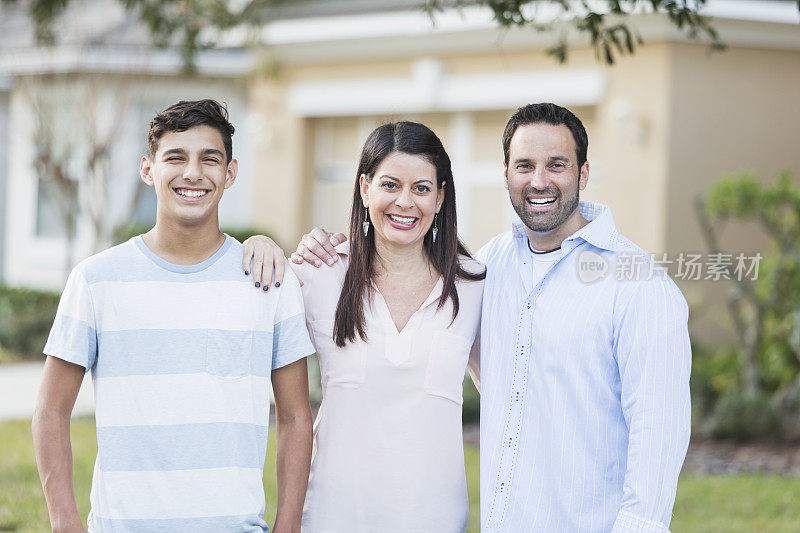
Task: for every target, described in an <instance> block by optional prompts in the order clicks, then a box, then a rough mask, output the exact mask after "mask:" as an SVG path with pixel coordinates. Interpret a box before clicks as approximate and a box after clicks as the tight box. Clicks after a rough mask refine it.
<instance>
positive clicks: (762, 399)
mask: <svg viewBox="0 0 800 533" xmlns="http://www.w3.org/2000/svg"><path fill="white" fill-rule="evenodd" d="M780 424H781V416H780V413H779V412H778V410H777V409H776V407H775V404H774V402H773V400H772V398H771V397H770V396H769V395H767V394H766V393H763V392H756V393H746V392H742V391H740V390H736V391H731V392H729V393H728V394H726V395H725V396H723V397H721V398H720V399H719V401H717V403H716V405H715V406H714V411H713V415H712V418H711V428H710V431H709V432H710V434H711V435H712V436H714V437H717V438H723V439H734V440H737V441H740V442H744V441H751V440H763V439H767V438H770V437H772V436H774V435H775V434H776V433H778V431H779V430H780Z"/></svg>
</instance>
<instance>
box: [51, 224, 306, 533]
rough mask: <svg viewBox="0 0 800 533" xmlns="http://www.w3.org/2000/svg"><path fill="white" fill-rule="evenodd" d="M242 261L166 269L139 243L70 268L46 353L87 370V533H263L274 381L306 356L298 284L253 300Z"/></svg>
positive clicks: (218, 256) (231, 257)
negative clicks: (91, 435)
mask: <svg viewBox="0 0 800 533" xmlns="http://www.w3.org/2000/svg"><path fill="white" fill-rule="evenodd" d="M242 251H243V250H242V245H241V244H239V243H238V242H237V241H236V240H235V239H233V238H231V237H226V239H225V243H224V244H223V245H222V247H220V249H219V250H218V251H217V252H216V253H215V254H214V255H213V256H211V257H209V258H208V259H207V260H205V261H203V262H202V263H199V264H196V265H189V266H183V265H173V264H171V263H168V262H166V261H164V260H163V259H161V258H160V257H158V256H157V255H155V254H154V253H153V252H152V251H151V250H150V249H149V248H147V246H146V245H145V244H144V242H143V241H142V238H141V236H139V237H134V238H133V239H131V240H129V241H128V242H126V243H123V244H121V245H119V246H116V247H114V248H111V249H109V250H106V251H104V252H102V253H99V254H97V255H95V256H93V257H90V258H88V259H86V260H85V261H83V262H81V263H80V264H79V265H78V266H76V267H75V269H74V270H73V271H72V274H71V275H70V277H69V280H68V281H67V285H66V288H65V289H64V293H63V295H62V296H61V302H60V304H59V307H58V314H57V316H56V319H55V323H54V324H53V329H52V330H51V332H50V338H49V339H48V341H47V346H46V347H45V349H44V352H45V353H46V354H47V355H52V356H55V357H58V358H61V359H63V360H65V361H69V362H71V363H75V364H78V365H81V366H83V367H85V368H86V369H87V370H91V372H92V378H93V380H94V390H95V415H96V425H97V445H98V454H97V460H96V462H95V468H94V476H93V479H92V491H91V506H92V510H91V512H90V514H89V518H88V528H89V530H90V531H97V532H105V531H114V532H120V531H126V532H127V531H137V532H138V531H165V532H166V531H170V532H172V531H192V532H198V531H203V532H205V531H207V532H212V531H213V532H219V531H242V532H245V531H247V532H253V531H255V532H263V531H267V530H268V526H267V524H266V522H265V521H264V520H263V514H264V508H265V497H264V489H263V485H262V471H263V467H264V460H265V457H266V448H267V432H268V426H269V408H270V402H269V394H270V393H269V391H270V386H271V385H270V374H271V371H272V370H274V369H276V368H279V367H281V366H284V365H287V364H289V363H292V362H294V361H296V360H298V359H300V358H303V357H306V356H307V355H309V354H311V353H313V352H314V348H313V346H312V345H311V342H310V341H309V338H308V333H307V331H306V327H305V314H304V310H303V299H302V295H301V293H300V286H299V283H298V281H297V278H296V277H295V276H294V275H293V273H292V272H291V270H287V271H286V275H285V279H284V283H283V284H282V286H281V287H280V288H279V289H273V290H271V291H269V292H267V293H264V292H263V291H261V290H256V289H254V288H253V286H252V283H251V281H250V278H248V277H247V276H245V275H244V273H243V272H242V268H241V263H242Z"/></svg>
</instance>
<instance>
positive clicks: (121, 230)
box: [112, 224, 271, 244]
mask: <svg viewBox="0 0 800 533" xmlns="http://www.w3.org/2000/svg"><path fill="white" fill-rule="evenodd" d="M152 227H153V226H152V225H148V224H126V225H122V226H119V227H117V228H116V229H115V230H114V232H113V233H112V239H113V241H114V244H119V243H121V242H125V241H127V240H128V239H130V238H131V237H136V236H137V235H141V234H142V233H147V232H148V231H150V228H152ZM221 231H222V232H223V233H227V234H228V235H230V236H231V237H233V238H234V239H236V240H237V241H239V242H244V241H245V240H247V239H248V238H250V237H252V236H253V235H266V236H267V237H270V238H271V236H270V234H269V232H267V231H266V230H263V229H261V228H221Z"/></svg>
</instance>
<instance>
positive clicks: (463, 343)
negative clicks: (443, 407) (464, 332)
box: [425, 331, 472, 404]
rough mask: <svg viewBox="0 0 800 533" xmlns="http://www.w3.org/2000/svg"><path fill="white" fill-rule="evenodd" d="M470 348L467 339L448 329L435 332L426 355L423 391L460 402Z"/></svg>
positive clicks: (469, 342)
mask: <svg viewBox="0 0 800 533" xmlns="http://www.w3.org/2000/svg"><path fill="white" fill-rule="evenodd" d="M471 348H472V342H471V341H470V340H469V339H466V338H464V337H461V336H459V335H456V334H454V333H450V332H449V331H438V332H436V334H434V336H433V341H432V342H431V351H430V355H429V356H428V369H427V371H426V373H425V392H427V393H428V394H432V395H434V396H441V397H442V398H447V399H448V400H451V401H453V402H455V403H457V404H461V403H462V402H463V399H462V394H463V388H462V387H463V383H464V373H465V372H466V370H467V361H468V360H469V352H470V349H471Z"/></svg>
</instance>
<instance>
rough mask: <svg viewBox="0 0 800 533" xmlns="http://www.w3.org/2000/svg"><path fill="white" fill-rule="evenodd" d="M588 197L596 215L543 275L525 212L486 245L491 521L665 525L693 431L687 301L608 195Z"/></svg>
mask: <svg viewBox="0 0 800 533" xmlns="http://www.w3.org/2000/svg"><path fill="white" fill-rule="evenodd" d="M580 211H581V213H582V214H583V216H584V217H585V218H586V219H587V220H590V223H589V224H588V225H586V226H585V227H583V228H582V229H580V230H579V231H577V232H576V233H575V234H573V235H572V236H571V237H569V238H567V239H566V240H565V241H564V242H563V244H562V251H563V255H562V257H561V259H559V260H558V261H557V262H556V263H555V264H554V265H553V266H552V268H550V270H549V271H547V273H545V274H544V276H543V277H542V278H541V279H540V280H539V282H538V283H536V284H535V285H534V283H533V282H534V273H533V266H532V262H531V252H530V250H529V249H528V243H527V235H526V233H525V228H524V226H523V225H522V224H521V223H520V222H519V221H518V222H517V223H516V224H515V225H514V227H513V230H512V231H511V232H509V233H504V234H502V235H499V236H498V237H496V238H495V239H493V240H492V241H491V242H489V243H488V244H487V245H486V246H485V247H484V248H483V249H481V251H480V252H478V256H477V257H478V259H480V260H481V261H482V262H484V263H485V264H486V266H487V278H486V284H485V288H484V297H483V317H482V326H481V344H480V346H481V380H480V382H481V529H482V531H483V532H484V533H495V532H508V533H521V532H527V531H536V532H539V531H541V532H548V533H550V532H562V531H563V532H570V533H572V532H584V531H587V532H589V531H591V532H595V531H597V532H608V531H613V532H664V531H668V529H667V528H668V526H669V522H670V518H671V516H672V506H673V503H674V501H675V490H676V486H677V482H678V474H679V472H680V469H681V465H682V463H683V459H684V457H685V454H686V448H687V446H688V443H689V430H690V404H689V371H690V366H691V349H690V345H689V334H688V330H687V318H688V308H687V305H686V301H685V300H684V298H683V296H682V295H681V293H680V291H679V290H678V288H677V286H676V285H675V284H674V283H673V282H672V280H671V279H669V277H667V276H666V275H665V273H664V271H663V269H661V268H660V267H659V266H658V265H655V264H654V263H653V261H652V260H651V258H650V256H649V255H647V254H645V252H644V251H643V250H642V249H641V248H639V247H637V246H636V245H635V244H633V243H632V242H631V241H630V240H628V239H626V238H625V237H623V236H621V235H620V234H619V233H618V232H617V229H616V227H615V225H614V220H613V218H612V216H611V211H610V210H609V209H608V208H607V207H605V206H602V205H599V204H591V203H588V202H581V204H580ZM631 278H633V279H631Z"/></svg>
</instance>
